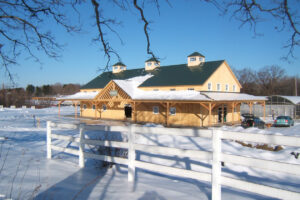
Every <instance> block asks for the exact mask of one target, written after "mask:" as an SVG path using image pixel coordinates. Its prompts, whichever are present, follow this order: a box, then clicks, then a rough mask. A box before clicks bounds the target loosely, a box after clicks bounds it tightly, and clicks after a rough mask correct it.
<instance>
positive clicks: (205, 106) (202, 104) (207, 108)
mask: <svg viewBox="0 0 300 200" xmlns="http://www.w3.org/2000/svg"><path fill="white" fill-rule="evenodd" d="M200 105H201V106H203V107H204V108H206V110H209V107H208V106H207V105H205V104H204V103H200Z"/></svg>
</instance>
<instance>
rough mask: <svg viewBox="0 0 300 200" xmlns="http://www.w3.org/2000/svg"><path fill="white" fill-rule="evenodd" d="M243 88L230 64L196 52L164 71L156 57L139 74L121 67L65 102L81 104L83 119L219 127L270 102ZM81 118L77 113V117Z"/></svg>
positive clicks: (114, 66)
mask: <svg viewBox="0 0 300 200" xmlns="http://www.w3.org/2000/svg"><path fill="white" fill-rule="evenodd" d="M240 89H241V84H240V83H239V81H238V80H237V78H236V76H235V75H234V73H233V72H232V70H231V68H230V67H229V65H228V63H227V62H226V61H225V60H217V61H206V60H205V56H203V55H202V54H200V53H198V52H194V53H192V54H191V55H189V56H188V57H187V64H178V65H168V66H161V63H160V62H159V61H158V60H156V59H154V58H150V59H148V60H146V61H145V65H144V67H142V68H138V69H127V66H126V65H125V64H123V63H121V62H118V63H116V64H114V65H113V69H112V71H110V72H104V73H102V74H100V75H99V76H97V77H96V78H94V79H93V80H91V81H90V82H88V83H87V84H86V85H84V86H83V87H82V88H81V90H80V92H79V93H76V94H74V95H70V96H65V97H63V98H60V99H59V105H60V104H61V103H62V102H64V101H72V102H73V103H74V104H75V105H76V107H77V105H80V116H81V117H87V118H95V119H114V120H128V121H132V122H138V123H159V124H164V125H166V126H198V127H199V126H213V125H218V124H223V123H230V124H232V123H239V122H240V105H241V104H242V103H246V104H248V105H249V108H250V109H249V112H250V113H251V108H252V105H254V104H260V105H262V106H263V108H265V100H266V99H265V98H262V97H256V96H252V95H248V94H242V93H240ZM75 113H77V112H75Z"/></svg>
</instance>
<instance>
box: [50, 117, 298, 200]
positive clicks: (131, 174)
mask: <svg viewBox="0 0 300 200" xmlns="http://www.w3.org/2000/svg"><path fill="white" fill-rule="evenodd" d="M52 127H57V128H67V129H79V138H77V137H73V136H65V135H58V134H53V133H52V130H51V129H52ZM86 130H98V131H109V132H110V131H111V132H126V133H128V142H117V141H108V140H105V141H100V140H91V139H85V136H84V131H86ZM145 133H147V134H161V135H172V136H186V137H204V138H211V139H212V146H213V148H212V152H209V151H200V150H188V149H179V148H171V147H161V146H155V145H144V144H136V143H135V141H134V140H135V134H145ZM52 138H53V139H58V140H65V141H70V142H77V143H79V149H78V150H76V149H71V148H63V147H59V146H55V145H52V144H51V141H52ZM222 140H239V141H245V142H257V143H265V144H273V145H284V146H294V147H300V137H292V136H281V135H265V134H253V133H242V132H230V131H221V130H215V129H212V130H203V129H202V130H199V129H192V128H181V129H175V128H160V127H137V126H134V125H131V126H127V127H126V126H104V125H96V126H94V125H93V126H88V125H84V124H80V125H74V124H62V123H53V122H50V121H48V122H47V158H49V159H51V157H52V150H57V151H61V152H66V153H70V154H74V155H77V156H79V166H80V167H84V160H85V158H92V159H98V160H103V161H108V162H113V163H117V164H123V165H128V181H131V182H133V181H135V168H142V169H146V170H150V171H155V172H159V173H163V174H169V175H174V176H181V177H185V178H192V179H197V180H200V181H207V182H211V185H212V199H213V200H220V199H221V185H224V186H229V187H233V188H237V189H240V190H244V191H248V192H253V193H257V194H261V195H266V196H270V197H275V198H279V199H293V200H295V199H300V193H298V192H293V191H288V190H283V189H280V188H275V187H270V186H266V185H261V184H257V183H251V182H247V181H244V180H239V179H235V178H230V177H225V176H222V175H221V170H222V168H221V162H226V163H232V164H238V165H243V166H248V167H255V168H260V169H265V170H272V171H278V172H283V173H289V174H294V175H297V176H300V165H297V164H289V163H283V162H277V161H270V160H263V159H257V158H249V157H244V156H239V155H231V154H226V153H222V149H221V142H222ZM85 144H89V145H95V146H105V147H116V148H126V149H128V159H126V158H121V157H115V156H107V155H96V154H92V153H89V152H85ZM136 150H138V151H144V152H147V153H153V154H160V155H170V156H175V155H176V156H182V157H189V158H199V159H202V160H212V170H211V173H205V172H197V171H192V170H186V169H179V168H175V167H168V166H162V165H158V164H153V163H148V162H144V161H138V160H136V156H135V151H136Z"/></svg>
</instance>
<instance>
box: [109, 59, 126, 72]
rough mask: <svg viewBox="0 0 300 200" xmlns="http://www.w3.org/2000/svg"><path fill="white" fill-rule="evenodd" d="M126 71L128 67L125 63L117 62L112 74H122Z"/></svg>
mask: <svg viewBox="0 0 300 200" xmlns="http://www.w3.org/2000/svg"><path fill="white" fill-rule="evenodd" d="M124 70H126V65H124V64H123V63H121V62H117V63H116V64H114V65H113V70H112V72H113V73H119V72H122V71H124Z"/></svg>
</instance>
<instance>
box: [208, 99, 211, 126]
mask: <svg viewBox="0 0 300 200" xmlns="http://www.w3.org/2000/svg"><path fill="white" fill-rule="evenodd" d="M208 108H209V109H208V125H209V126H211V103H209V104H208Z"/></svg>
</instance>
